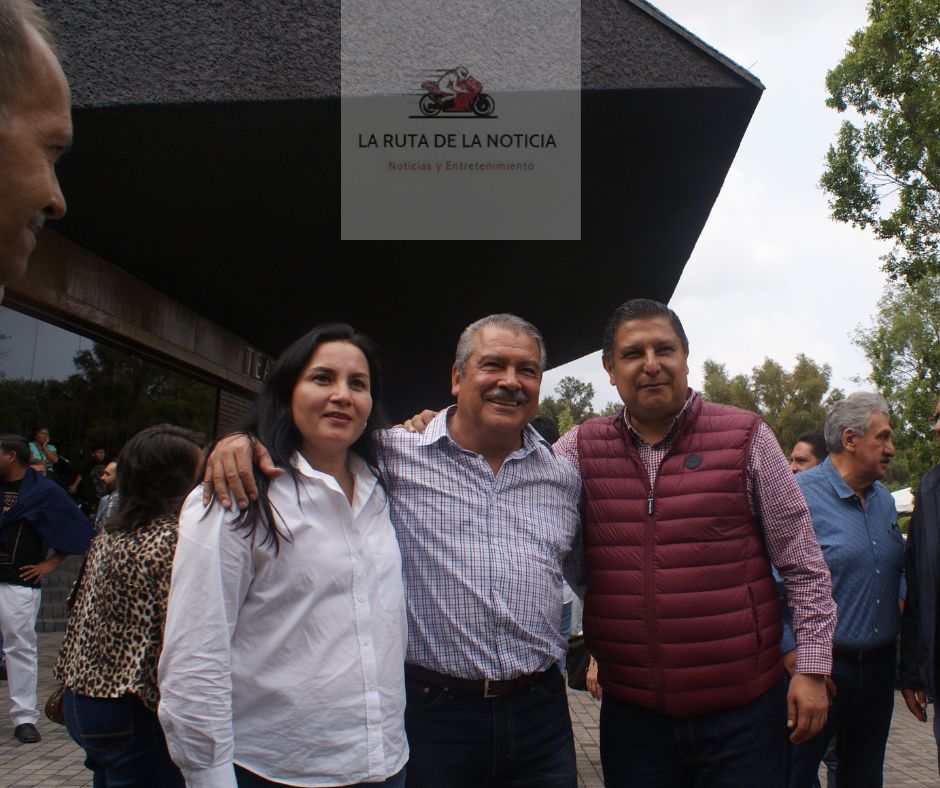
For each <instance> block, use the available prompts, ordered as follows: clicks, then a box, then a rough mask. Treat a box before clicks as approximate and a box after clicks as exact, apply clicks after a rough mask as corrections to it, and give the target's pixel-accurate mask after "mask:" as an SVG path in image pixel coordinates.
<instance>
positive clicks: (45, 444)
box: [29, 424, 59, 476]
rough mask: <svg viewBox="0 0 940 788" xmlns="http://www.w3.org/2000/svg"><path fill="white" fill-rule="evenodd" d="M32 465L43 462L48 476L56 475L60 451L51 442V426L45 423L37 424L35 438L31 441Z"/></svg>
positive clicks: (30, 462)
mask: <svg viewBox="0 0 940 788" xmlns="http://www.w3.org/2000/svg"><path fill="white" fill-rule="evenodd" d="M29 454H30V460H29V464H30V465H35V464H36V463H42V464H43V466H44V468H45V475H46V476H54V474H55V464H56V463H57V462H58V461H59V452H58V450H57V449H56V447H55V446H53V445H52V444H51V443H50V442H49V428H48V427H47V426H46V425H45V424H37V425H36V429H35V430H33V439H32V440H31V441H30V442H29Z"/></svg>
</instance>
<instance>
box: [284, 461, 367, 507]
mask: <svg viewBox="0 0 940 788" xmlns="http://www.w3.org/2000/svg"><path fill="white" fill-rule="evenodd" d="M291 465H293V466H294V468H295V469H296V470H297V472H298V473H299V474H300V475H301V476H306V477H307V478H308V479H319V480H320V481H322V482H323V483H324V484H326V485H327V486H328V487H332V488H335V489H337V490H340V492H342V489H341V488H340V486H339V482H337V481H336V479H334V478H333V477H332V476H330V475H329V474H328V473H323V472H322V471H318V470H317V469H316V468H314V467H313V466H312V465H311V464H310V463H309V462H307V459H306V458H305V457H304V456H303V455H302V454H301V453H300V452H299V451H298V452H294V456H293V457H292V458H291ZM349 470H350V472H351V473H352V475H353V476H354V477H355V479H356V487H355V493H354V495H355V498H356V499H359V497H360V495H362V496H363V498H364V499H367V498H368V497H369V496H370V495H371V494H372V490H373V489H374V488H375V483H376V478H375V474H374V473H373V472H372V470H371V469H370V468H369V464H368V463H367V462H366V461H365V460H364V459H362V457H360V456H359V455H358V454H356V452H354V451H351V452H349Z"/></svg>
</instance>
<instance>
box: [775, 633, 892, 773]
mask: <svg viewBox="0 0 940 788" xmlns="http://www.w3.org/2000/svg"><path fill="white" fill-rule="evenodd" d="M894 662H895V649H894V644H893V643H892V644H891V645H890V646H888V647H886V648H883V649H878V650H877V651H869V652H867V653H866V654H865V656H864V658H863V659H861V660H858V659H846V658H842V657H839V656H837V657H836V658H835V659H834V660H833V662H832V680H833V681H834V682H835V684H836V690H837V694H836V698H835V700H834V701H833V702H832V706H830V707H829V719H828V720H827V721H826V725H825V727H824V728H823V729H822V731H821V732H820V733H819V735H818V736H816V737H815V738H813V739H810V740H809V741H808V742H803V743H802V744H797V745H795V746H794V748H793V760H792V764H791V778H790V788H809V786H811V785H812V784H813V780H815V779H816V772H817V771H818V770H819V762H820V761H821V760H822V757H823V754H824V753H825V752H826V747H827V746H828V745H829V740H830V739H831V738H832V737H833V736H834V735H835V734H836V733H838V737H837V739H836V755H837V757H838V762H839V771H838V780H839V784H840V785H846V786H850V788H881V786H882V785H883V784H884V781H883V771H884V760H885V746H886V745H887V743H888V731H889V730H890V728H891V714H892V712H893V711H894Z"/></svg>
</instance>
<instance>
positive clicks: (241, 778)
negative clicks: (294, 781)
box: [235, 764, 405, 788]
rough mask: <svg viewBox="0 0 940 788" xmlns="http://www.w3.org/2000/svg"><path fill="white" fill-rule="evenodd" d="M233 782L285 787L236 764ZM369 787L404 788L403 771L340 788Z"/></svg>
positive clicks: (249, 787) (253, 787)
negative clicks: (370, 781) (379, 779)
mask: <svg viewBox="0 0 940 788" xmlns="http://www.w3.org/2000/svg"><path fill="white" fill-rule="evenodd" d="M235 781H236V782H237V783H238V788H270V786H275V788H277V787H278V786H282V785H283V786H287V783H276V782H272V781H271V780H265V779H264V777H259V776H258V775H257V774H255V773H254V772H250V771H248V770H247V769H243V768H242V767H241V766H239V765H238V764H236V765H235ZM369 785H373V786H374V785H381V786H383V788H405V770H404V769H402V770H401V771H400V772H398V774H394V775H392V776H391V777H389V778H388V779H387V780H383V781H382V782H380V783H356V784H355V785H347V786H343V787H342V788H359V787H360V786H369ZM287 788H289V786H287Z"/></svg>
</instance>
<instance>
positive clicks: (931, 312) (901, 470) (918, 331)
mask: <svg viewBox="0 0 940 788" xmlns="http://www.w3.org/2000/svg"><path fill="white" fill-rule="evenodd" d="M938 288H940V275H932V276H927V277H924V278H923V279H921V280H920V281H918V282H917V283H916V284H914V285H913V286H907V285H905V284H904V283H893V284H890V285H889V286H888V287H887V289H886V290H885V293H884V295H883V296H882V298H881V300H880V301H879V302H878V311H877V314H876V315H875V317H874V318H872V321H871V324H870V325H869V327H868V328H860V329H859V330H858V331H857V332H856V335H855V343H856V344H857V345H858V346H859V347H860V348H861V349H862V350H863V351H864V353H865V355H866V357H867V358H868V361H869V363H870V364H871V368H872V375H871V379H872V382H873V383H874V384H875V387H876V388H877V389H878V391H880V392H881V394H882V396H884V398H885V399H886V400H888V404H889V405H890V408H891V424H892V426H893V427H894V435H895V438H894V444H895V448H896V449H897V452H898V453H897V456H896V457H895V459H894V461H893V462H892V463H891V465H890V466H889V468H888V477H887V479H886V480H885V483H886V484H888V486H890V487H892V488H893V487H895V486H897V487H906V486H907V485H911V486H916V485H917V483H918V482H919V481H920V477H921V476H923V474H924V473H925V472H926V471H927V470H928V469H929V468H930V467H931V466H932V465H934V464H935V463H936V462H937V461H938V460H940V451H938V448H940V447H938V444H937V441H936V439H935V438H934V437H933V435H932V434H931V433H930V426H931V425H930V424H929V421H930V418H931V416H932V415H933V413H934V407H935V406H936V404H937V398H938V397H940V289H938Z"/></svg>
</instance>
